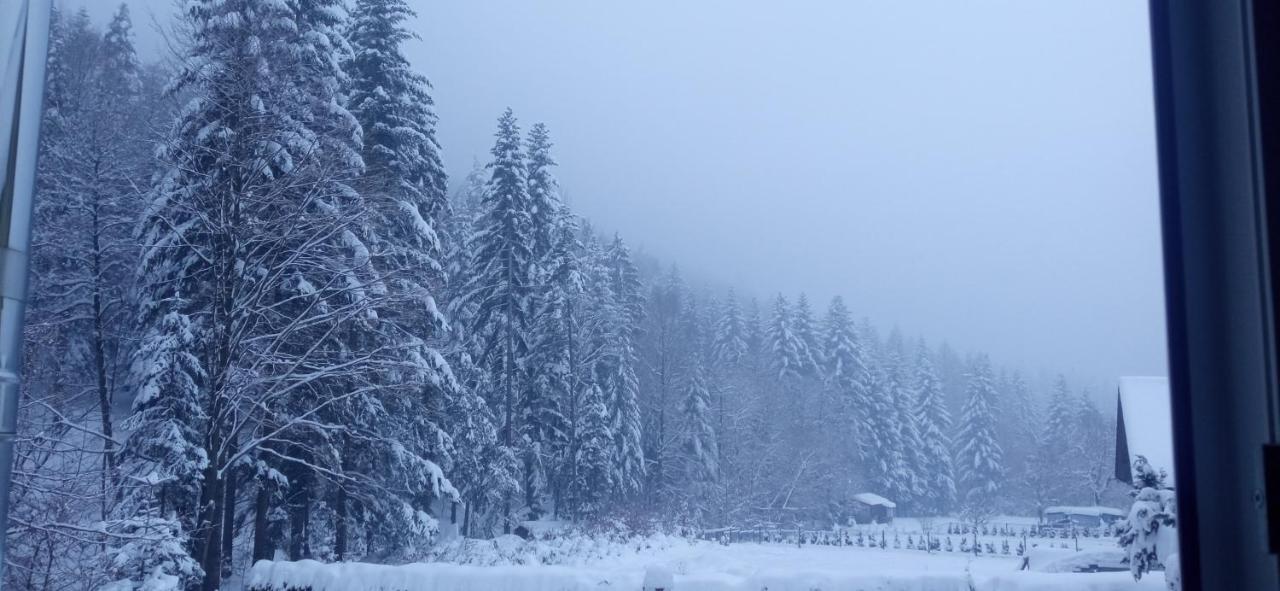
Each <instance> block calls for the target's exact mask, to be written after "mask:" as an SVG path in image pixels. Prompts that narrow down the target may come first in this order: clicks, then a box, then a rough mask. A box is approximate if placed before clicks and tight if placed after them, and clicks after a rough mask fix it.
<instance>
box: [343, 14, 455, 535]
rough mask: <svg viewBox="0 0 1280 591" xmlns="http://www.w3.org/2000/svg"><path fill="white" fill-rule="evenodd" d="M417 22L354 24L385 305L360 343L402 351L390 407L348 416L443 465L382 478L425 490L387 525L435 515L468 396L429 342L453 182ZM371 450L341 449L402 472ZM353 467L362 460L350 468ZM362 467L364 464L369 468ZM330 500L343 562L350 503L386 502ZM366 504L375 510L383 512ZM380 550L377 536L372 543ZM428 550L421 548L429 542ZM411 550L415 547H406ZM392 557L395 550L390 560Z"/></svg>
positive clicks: (386, 381)
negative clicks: (453, 416) (418, 52)
mask: <svg viewBox="0 0 1280 591" xmlns="http://www.w3.org/2000/svg"><path fill="white" fill-rule="evenodd" d="M413 16H414V13H413V11H412V10H411V9H410V8H409V7H408V5H407V4H405V3H404V2H403V1H402V0H358V1H357V2H356V3H355V6H354V9H353V11H352V15H351V22H350V24H349V25H348V27H347V28H348V38H349V41H350V45H351V57H350V59H349V60H347V61H346V62H345V66H346V72H347V73H348V75H349V79H348V84H347V87H348V88H349V91H348V94H349V104H350V105H351V112H352V115H353V116H354V117H355V118H356V120H357V121H358V122H359V123H360V126H361V129H362V130H363V144H362V146H361V148H362V150H361V155H362V157H363V160H364V162H365V165H366V166H365V169H364V174H363V175H362V176H361V177H360V179H359V181H358V183H357V186H358V187H359V189H360V192H361V195H362V197H363V203H364V205H365V206H366V207H367V211H368V215H367V217H366V219H365V223H364V225H363V228H362V229H361V231H360V236H361V237H362V241H363V242H364V243H365V244H366V245H367V247H368V249H369V253H368V259H369V260H368V265H369V266H370V268H371V271H372V272H373V273H372V275H373V276H372V277H371V278H370V282H371V283H373V289H375V290H377V291H378V292H379V293H380V295H381V296H382V297H381V305H380V306H379V307H378V311H377V315H376V319H375V320H370V321H368V322H365V323H364V324H363V329H364V330H363V331H359V332H353V333H352V334H350V335H349V337H348V338H349V339H352V340H353V342H350V343H349V346H350V347H351V348H352V349H355V350H358V349H360V348H362V347H374V346H381V347H386V348H387V349H388V350H391V351H395V352H396V353H397V354H398V355H399V357H400V363H399V364H397V365H395V366H391V367H389V368H387V371H385V372H384V373H383V375H382V376H381V377H380V378H378V381H379V382H380V383H381V384H382V385H383V387H382V388H381V389H380V392H379V395H380V397H381V398H382V400H381V401H377V402H375V401H374V400H361V399H359V398H357V399H354V400H352V401H351V402H352V403H353V404H347V405H342V406H344V407H345V408H343V410H344V411H345V412H346V413H347V414H348V416H349V420H350V421H352V422H357V423H361V422H364V423H369V422H374V421H375V419H376V420H377V421H379V422H381V421H390V422H392V423H396V424H398V425H400V427H399V428H398V429H391V428H389V427H387V426H386V425H384V426H383V431H384V432H387V433H394V435H395V437H396V439H395V441H396V442H397V443H399V444H402V445H404V446H405V447H406V449H407V450H408V451H409V453H410V454H411V456H414V457H417V458H421V459H424V460H426V461H428V462H430V463H431V464H435V466H430V465H427V464H423V465H422V466H421V469H402V470H395V469H393V467H392V466H383V467H381V468H380V471H381V472H384V473H396V474H401V475H407V474H418V475H420V478H421V480H420V481H406V482H404V483H403V484H404V485H405V486H400V487H396V489H397V490H399V489H407V490H413V491H415V492H414V494H413V497H415V498H412V499H409V500H408V504H407V505H405V506H404V507H402V508H394V507H391V508H389V509H390V510H388V511H372V512H368V514H369V515H372V516H374V517H375V518H378V521H380V522H381V521H387V519H386V518H383V517H382V516H384V515H385V516H400V515H415V514H419V513H422V512H423V511H425V510H427V509H428V508H429V507H430V505H431V503H432V501H433V500H434V499H435V498H437V497H438V496H440V495H441V494H442V493H443V492H444V491H443V490H441V488H442V486H443V487H444V488H448V486H447V483H437V482H436V480H437V479H436V477H435V473H436V472H437V471H438V469H439V465H441V464H444V465H447V464H448V463H450V461H451V457H450V455H451V453H452V449H453V446H452V443H451V441H450V437H449V434H448V433H447V432H446V429H445V428H444V418H443V413H444V409H445V408H447V407H449V406H451V405H452V402H451V401H450V400H448V398H449V397H451V396H465V395H466V394H465V393H464V392H463V391H462V390H461V387H460V386H459V385H458V384H457V383H456V382H455V381H454V380H453V374H452V372H451V371H450V370H449V367H448V364H447V362H446V361H445V360H444V359H443V357H442V355H441V354H440V352H439V351H437V350H436V349H435V348H434V347H433V346H432V344H431V343H433V342H436V341H439V334H440V333H441V332H442V331H443V329H444V328H445V320H444V316H443V314H442V313H441V312H440V311H439V310H438V307H437V304H436V298H435V294H436V293H437V292H438V290H439V289H440V288H441V287H442V286H443V282H444V269H443V266H442V263H441V258H442V256H443V252H442V247H441V244H440V237H439V233H438V232H437V227H439V226H440V220H441V219H447V217H448V213H449V212H448V203H447V201H446V196H445V186H446V177H445V173H444V170H443V166H442V165H441V162H440V154H439V153H440V148H439V145H438V144H437V142H436V139H435V125H436V115H435V112H434V107H433V105H434V103H433V101H432V98H431V94H430V84H429V83H428V81H427V80H426V78H425V77H424V76H422V75H421V74H419V73H417V72H415V71H413V70H412V68H411V67H410V65H409V62H408V60H407V59H406V58H405V57H404V54H403V49H402V46H403V44H404V43H406V42H407V41H409V40H410V39H412V38H413V35H412V33H410V32H409V31H408V29H407V27H406V25H405V21H406V20H407V19H409V18H412V17H413ZM383 408H386V409H393V413H392V415H391V416H387V417H379V416H378V413H380V412H381V410H382V409H383ZM370 411H371V412H373V413H374V415H373V416H366V417H357V416H355V414H356V413H368V412H370ZM368 443H370V442H366V441H363V440H353V439H347V440H346V441H344V442H343V444H342V445H340V446H338V450H339V451H338V453H339V455H340V456H342V457H341V458H340V459H339V460H338V462H339V464H341V465H351V464H352V463H353V462H354V463H355V465H364V466H381V462H382V461H384V460H385V459H391V460H393V461H398V460H397V459H396V457H395V454H386V453H384V452H380V451H377V450H376V449H366V448H368V447H369V446H368ZM372 443H373V444H374V446H375V447H385V446H386V445H388V444H391V443H392V441H391V440H390V439H387V440H384V441H374V442H372ZM347 456H352V457H351V458H348V457H347ZM361 458H362V459H361ZM335 488H336V491H335V498H334V499H333V500H332V501H330V502H331V503H332V504H333V505H334V510H335V513H336V514H335V531H336V533H335V538H336V540H337V543H336V545H337V549H336V550H335V551H336V553H337V555H338V556H345V555H346V553H347V546H348V543H347V542H348V539H349V538H350V537H351V533H352V532H349V531H348V521H351V517H350V516H349V514H350V512H349V504H350V503H351V501H352V500H351V499H349V498H348V497H350V496H351V495H352V494H353V493H354V494H355V495H358V496H367V497H372V496H376V495H377V494H378V493H377V492H376V491H359V490H353V486H352V485H351V484H346V485H343V486H338V487H335ZM374 501H375V502H369V501H365V502H364V505H366V506H376V505H377V504H378V503H377V502H376V501H377V499H374ZM431 526H432V524H431V522H427V521H422V522H419V523H390V522H387V523H385V524H367V525H366V528H368V527H373V528H375V529H374V531H378V530H381V532H382V537H383V538H386V539H388V541H389V542H390V543H391V544H392V545H393V546H394V545H396V542H395V541H394V538H396V537H397V536H398V532H404V531H413V530H415V529H424V528H427V529H429V528H430V527H431ZM362 537H363V538H365V539H374V536H373V535H372V532H370V531H366V532H365V535H364V536H362ZM420 541H421V540H417V541H416V542H417V543H420ZM405 545H414V543H411V542H406V544H405ZM392 551H394V550H392Z"/></svg>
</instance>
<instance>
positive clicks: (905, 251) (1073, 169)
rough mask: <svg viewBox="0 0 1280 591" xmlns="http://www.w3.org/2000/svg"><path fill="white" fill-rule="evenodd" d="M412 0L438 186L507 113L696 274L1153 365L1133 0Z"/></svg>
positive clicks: (929, 332) (565, 178)
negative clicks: (435, 125)
mask: <svg viewBox="0 0 1280 591" xmlns="http://www.w3.org/2000/svg"><path fill="white" fill-rule="evenodd" d="M134 3H135V4H139V2H137V1H136V0H135V2H134ZM92 4H95V5H96V4H97V2H96V1H95V2H93V3H92ZM112 4H114V3H112ZM140 4H144V5H145V4H150V5H152V6H155V7H157V10H162V11H164V10H168V7H169V5H170V3H169V0H150V2H149V3H148V2H142V3H140ZM413 4H414V5H415V6H416V7H417V9H418V11H419V13H420V14H419V17H420V18H419V19H418V21H417V22H416V23H415V24H414V27H415V29H416V30H417V31H418V33H419V34H420V35H421V37H422V40H421V41H420V42H416V43H414V44H413V45H412V46H411V47H410V48H409V53H410V57H411V59H412V60H413V61H414V62H415V63H416V64H417V65H418V66H419V67H420V68H421V69H422V71H423V72H424V73H426V74H427V75H428V76H429V77H430V78H431V80H432V82H433V83H434V85H435V98H436V101H437V109H438V112H439V115H440V127H439V134H440V140H441V143H442V144H443V145H444V149H445V158H446V163H447V165H448V167H449V170H450V173H451V174H452V176H453V179H454V180H455V181H457V180H460V179H461V178H462V177H463V176H464V175H465V174H466V172H467V170H468V169H469V168H470V166H471V162H472V159H473V158H477V157H478V158H481V159H484V158H485V157H486V156H487V151H488V148H489V145H490V142H491V139H492V137H491V136H492V131H493V127H494V122H495V120H496V118H497V116H498V114H499V113H500V112H501V111H502V109H503V108H505V107H507V106H511V107H512V108H514V109H515V111H516V113H517V115H518V116H519V117H520V118H521V120H522V123H523V124H524V126H525V128H526V129H527V127H528V125H529V124H531V123H533V122H535V121H542V122H545V123H547V124H548V125H549V126H550V128H551V130H552V133H553V134H554V137H555V140H556V143H557V155H558V158H559V160H560V162H561V167H560V171H559V176H560V178H561V184H562V185H563V188H564V191H565V193H566V194H567V196H568V198H569V200H570V201H571V202H572V204H573V206H574V207H575V208H576V210H577V211H579V212H581V213H582V214H584V215H585V216H586V217H588V218H589V219H591V220H592V221H593V222H594V223H595V224H596V225H598V226H599V227H601V228H603V229H606V230H617V231H618V232H620V233H621V234H622V235H623V236H624V237H625V238H626V239H628V240H629V241H630V242H631V243H632V244H633V245H638V246H640V247H642V248H643V249H644V250H645V251H647V252H649V253H651V254H653V255H656V256H658V257H660V258H661V259H663V260H664V261H674V262H677V263H678V264H679V265H680V266H681V268H682V269H683V270H684V271H685V272H686V274H687V275H690V276H692V277H694V278H695V279H697V278H704V279H706V280H709V281H712V282H715V283H717V284H732V285H736V286H739V287H740V289H742V290H746V291H748V292H752V293H756V294H760V295H767V294H770V293H774V292H777V291H779V290H781V291H786V292H788V293H789V294H794V293H795V292H798V291H800V290H804V291H806V292H808V294H809V296H810V298H811V299H813V300H815V303H816V304H818V307H819V308H821V307H825V302H826V300H827V299H828V298H829V297H831V296H832V295H834V294H837V293H840V294H844V296H845V297H846V299H847V300H848V302H849V304H850V306H851V307H852V308H853V309H854V310H855V312H856V313H857V314H858V315H860V316H861V315H866V316H869V317H870V318H872V320H873V321H874V322H875V323H876V324H877V325H878V326H880V327H882V328H883V329H886V330H887V329H888V328H890V327H892V326H894V325H897V326H899V327H901V328H902V329H903V330H904V331H906V332H907V333H908V334H923V335H925V336H926V337H927V338H929V339H930V340H932V341H935V342H936V341H940V340H943V339H945V340H948V341H950V342H952V343H953V345H955V346H957V347H958V348H961V349H979V350H984V351H987V352H990V353H991V354H992V355H993V356H994V357H995V360H996V361H997V362H1000V363H1006V364H1010V365H1013V366H1016V367H1022V368H1024V369H1026V370H1028V371H1031V372H1033V373H1034V372H1037V371H1043V370H1052V371H1058V370H1061V371H1065V372H1067V373H1068V374H1069V375H1074V376H1077V377H1078V378H1082V379H1086V380H1088V381H1089V382H1090V383H1091V384H1093V385H1094V386H1099V387H1104V388H1108V389H1109V388H1110V387H1112V386H1111V385H1113V384H1114V378H1115V377H1116V376H1119V375H1135V374H1164V373H1166V371H1167V370H1166V360H1165V350H1164V312H1163V301H1162V286H1161V264H1160V242H1159V241H1160V238H1159V227H1158V212H1157V187H1156V171H1155V138H1154V129H1153V127H1154V126H1153V114H1152V99H1151V78H1150V65H1149V60H1150V56H1149V47H1148V43H1149V42H1148V37H1147V20H1146V19H1147V14H1146V6H1147V3H1146V2H1145V1H1144V0H1089V1H1085V0H1071V1H1068V2H1061V1H1050V0H1032V1H1027V0H1007V1H980V2H977V1H975V2H952V1H946V0H934V1H910V2H906V1H890V0H877V1H851V0H830V1H825V2H819V1H816V0H813V1H793V2H776V1H758V2H757V1H750V2H748V1H730V0H718V1H712V0H698V1H687V0H686V1H676V0H657V1H649V2H626V3H624V2H600V1H598V0H576V1H541V2H531V1H528V0H502V1H496V0H495V1H490V0H438V1H432V2H425V1H424V2H414V3H413ZM94 10H95V11H100V12H101V13H103V14H102V16H101V17H100V18H105V13H106V12H107V11H108V9H107V8H106V7H103V6H101V5H97V6H94ZM138 20H139V21H142V20H144V19H143V17H139V18H138ZM140 28H142V25H141V24H140ZM142 34H143V35H148V33H146V32H145V31H144V32H142ZM145 41H146V40H145V39H144V42H145ZM144 45H145V43H144Z"/></svg>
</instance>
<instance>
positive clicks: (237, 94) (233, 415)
mask: <svg viewBox="0 0 1280 591" xmlns="http://www.w3.org/2000/svg"><path fill="white" fill-rule="evenodd" d="M187 6H188V10H187V13H186V14H187V18H188V20H189V26H190V34H191V46H190V47H189V49H188V50H187V55H186V58H185V60H184V62H183V64H182V69H181V71H180V73H179V74H178V76H177V78H176V80H175V82H174V86H173V88H174V91H175V92H178V93H182V94H183V95H184V96H189V97H190V102H189V103H188V105H187V107H186V108H185V109H184V110H183V112H182V114H181V116H180V117H179V119H178V121H177V122H176V123H175V124H174V127H173V130H172V132H171V134H170V136H169V137H168V139H167V140H166V142H165V144H164V146H163V148H162V150H161V151H160V159H161V161H162V163H163V164H164V166H165V167H166V171H165V173H164V174H163V175H162V176H161V178H160V181H159V182H158V184H157V185H156V187H155V188H154V189H153V191H152V195H151V202H150V204H149V205H148V206H147V208H146V209H145V211H144V212H143V214H142V223H141V233H140V241H141V243H142V244H143V247H144V251H143V259H142V274H143V275H142V276H143V280H144V285H145V289H146V298H145V299H144V300H143V302H142V305H141V307H140V308H141V309H140V311H139V320H140V325H141V326H142V327H144V329H145V330H144V333H143V336H142V340H141V345H140V347H139V349H138V352H139V356H138V359H137V366H138V367H140V368H146V367H149V366H151V365H153V364H154V363H155V361H154V359H153V357H154V355H155V353H156V352H157V351H164V350H165V348H164V347H161V346H157V343H164V342H179V343H184V342H188V341H189V342H191V343H193V345H192V346H191V348H189V349H184V350H181V351H178V352H176V353H170V354H177V355H181V356H184V357H186V358H190V359H193V360H194V363H193V367H190V368H186V367H184V368H182V370H183V372H184V374H185V375H184V376H182V379H180V380H177V379H175V380H173V382H175V383H176V382H181V383H189V384H193V385H194V386H193V388H192V389H191V391H186V392H184V391H176V392H166V393H164V394H162V395H160V396H158V398H163V397H164V396H192V397H194V399H193V400H188V401H186V403H187V404H188V405H190V406H193V407H196V408H199V409H201V412H200V413H199V414H198V415H185V416H181V417H178V420H180V421H182V422H183V423H184V425H183V426H184V428H186V429H190V430H192V431H194V432H196V433H198V434H199V442H200V450H201V452H202V453H203V455H204V458H205V461H206V464H205V466H204V469H203V471H202V472H201V473H200V474H199V475H198V476H197V477H195V478H193V479H192V480H191V481H188V482H178V483H175V487H176V488H178V489H180V490H190V489H193V488H194V489H197V490H199V494H198V497H197V498H195V499H191V498H188V499H183V500H182V502H183V503H185V504H187V506H198V507H199V509H198V511H197V512H196V515H195V517H194V520H193V521H192V524H193V526H192V527H188V528H184V529H186V530H187V531H190V532H191V535H192V536H193V542H192V548H193V550H194V554H195V556H196V557H197V559H198V560H199V561H200V563H201V567H202V568H203V570H204V574H205V577H204V580H203V584H202V588H204V589H206V590H208V591H213V590H214V589H217V588H218V587H219V586H220V581H221V576H222V572H223V569H224V568H226V567H227V566H228V559H229V558H230V557H229V556H228V555H227V552H226V551H227V550H228V549H229V548H230V547H231V546H232V542H233V540H234V537H235V533H236V532H235V524H236V523H237V522H236V521H233V520H230V519H228V518H229V517H231V516H233V515H235V514H236V504H237V501H238V500H239V499H240V498H241V496H242V494H241V491H240V489H239V487H238V486H237V485H238V484H239V483H240V482H241V481H242V479H243V478H244V477H245V476H246V474H252V475H255V476H254V477H255V480H257V482H258V484H259V486H264V485H265V483H266V482H268V481H275V482H280V483H282V484H283V485H284V490H283V492H284V493H285V494H286V495H287V499H286V502H287V505H288V507H287V510H288V512H289V513H290V518H291V519H290V524H289V534H288V535H289V538H290V539H289V544H288V549H289V551H290V553H291V554H292V555H293V556H296V557H301V556H305V555H308V554H309V553H310V552H312V551H313V550H314V548H313V545H312V544H311V542H312V541H313V540H312V539H311V535H310V533H311V528H310V512H311V509H312V507H313V505H315V503H317V502H318V501H317V499H316V497H315V493H316V492H320V491H322V490H323V489H320V491H317V489H316V487H315V484H314V483H316V482H317V481H319V480H321V479H322V478H330V477H332V475H333V472H332V471H320V470H317V467H318V466H320V465H321V464H323V463H327V462H333V459H334V454H333V448H334V447H335V446H336V445H337V444H338V440H339V439H340V438H342V437H346V436H348V435H350V434H355V435H357V436H359V435H361V434H370V433H371V430H372V429H375V428H377V429H379V430H380V431H379V432H380V433H385V432H387V429H386V427H387V426H386V425H382V424H379V425H376V426H375V425H373V424H372V423H360V422H350V421H349V420H350V418H351V415H350V414H349V413H347V412H345V409H343V408H342V406H343V405H344V404H346V403H348V402H351V403H353V404H354V403H356V402H357V401H358V399H360V398H365V399H366V400H372V398H371V397H372V396H375V395H376V394H375V393H376V392H377V391H378V390H379V389H380V388H381V387H382V386H383V385H384V384H382V383H380V380H379V379H378V377H379V376H380V375H381V373H380V371H378V370H377V368H382V367H386V366H387V365H388V364H398V363H399V359H398V357H397V356H396V355H393V353H394V352H391V351H387V350H385V349H384V348H381V347H371V348H363V347H358V346H355V345H354V342H353V341H352V340H349V337H350V336H351V335H353V334H362V333H363V332H364V331H365V330H367V327H368V323H367V322H366V321H367V320H368V319H370V318H372V317H374V316H376V313H375V312H374V311H375V310H377V309H378V303H379V300H380V298H381V297H383V296H384V295H385V294H384V292H382V291H381V290H379V289H378V288H377V283H376V278H377V277H378V273H377V271H376V270H375V269H373V268H371V264H372V263H371V260H370V256H369V252H370V251H369V248H368V245H367V244H366V243H365V242H364V241H363V240H362V237H361V236H360V229H361V228H363V227H365V226H364V221H365V219H366V216H367V215H368V214H369V212H368V211H367V210H366V209H365V208H364V204H363V202H362V201H361V200H360V198H359V196H358V195H357V194H356V193H355V192H354V190H353V189H352V188H351V184H350V183H352V182H354V181H355V180H357V178H358V177H359V175H360V174H361V172H362V160H361V157H360V154H359V151H358V147H359V144H358V130H359V125H358V123H357V122H356V120H355V118H354V117H352V116H351V114H350V113H349V112H348V111H347V110H346V109H345V108H344V107H343V106H342V102H341V100H340V99H341V95H340V91H341V89H342V88H343V85H344V73H343V71H342V69H341V68H340V66H339V63H340V60H341V58H342V56H343V54H344V48H345V47H346V45H345V42H344V41H343V38H342V36H341V35H340V32H339V28H340V27H341V25H342V22H341V20H340V14H341V12H340V11H339V10H338V8H339V3H338V1H337V0H307V1H301V0H300V1H298V2H291V3H280V2H273V1H267V0H194V1H193V2H190V3H189V4H188V5H187ZM170 317H172V318H175V320H174V321H164V319H166V318H170ZM175 327H187V329H188V330H190V331H191V332H192V333H194V337H193V338H191V339H189V340H188V339H181V338H176V336H175V335H174V333H173V331H174V330H175ZM141 373H143V374H144V375H145V370H143V372H141ZM364 408H366V409H367V408H368V405H365V407H364ZM391 410H392V409H388V411H391ZM138 427H139V429H140V430H143V431H145V430H146V427H147V425H139V426H138ZM398 428H399V426H398V425H397V429H398ZM391 431H393V432H394V431H395V429H392V430H391ZM385 451H386V452H388V453H390V454H392V455H393V456H394V457H395V460H396V461H398V462H400V463H399V464H391V466H396V467H409V468H411V469H409V470H404V471H402V472H399V473H397V474H396V477H403V478H416V477H422V476H425V477H426V478H427V479H436V476H437V475H438V469H436V468H434V464H432V463H431V462H430V461H429V460H428V459H426V458H422V457H415V456H414V452H413V451H412V450H411V449H408V448H406V447H404V446H403V445H401V446H400V447H395V446H391V447H387V448H385ZM139 455H140V456H141V454H139ZM142 457H145V456H142ZM332 466H333V464H329V467H330V468H332ZM158 469H159V470H161V471H164V470H165V469H166V467H165V466H163V465H161V466H158ZM280 476H283V477H284V478H287V479H288V480H287V481H282V480H280V478H279V477H280ZM345 477H346V478H352V477H355V476H352V475H346V476H345ZM441 480H442V479H436V483H435V484H436V485H437V486H440V485H443V484H444V483H443V482H441ZM278 500H279V498H278V497H276V496H274V495H273V496H271V497H270V498H268V501H269V503H268V504H267V506H266V507H263V506H261V505H259V506H258V507H257V509H258V510H259V512H270V511H272V510H273V506H272V505H274V503H275V502H276V501H278ZM262 523H263V521H262V520H259V519H255V525H261V524H262ZM255 533H257V532H256V531H255ZM255 541H261V542H263V543H271V544H272V545H275V544H277V543H279V542H280V540H278V539H277V540H273V539H271V537H270V536H255ZM259 555H261V554H259Z"/></svg>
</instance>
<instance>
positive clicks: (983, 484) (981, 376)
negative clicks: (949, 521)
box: [956, 355, 1004, 516]
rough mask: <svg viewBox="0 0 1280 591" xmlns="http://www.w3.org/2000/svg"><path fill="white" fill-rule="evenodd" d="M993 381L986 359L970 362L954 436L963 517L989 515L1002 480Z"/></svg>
mask: <svg viewBox="0 0 1280 591" xmlns="http://www.w3.org/2000/svg"><path fill="white" fill-rule="evenodd" d="M994 382H995V377H994V376H993V375H992V371H991V362H990V361H989V360H988V359H987V357H986V355H978V356H976V357H974V359H973V360H972V361H971V362H970V367H969V384H968V388H967V390H968V392H967V394H968V399H967V401H966V402H965V406H964V413H963V414H962V415H961V417H960V425H959V431H958V432H957V434H956V446H957V448H958V451H957V453H956V473H957V474H956V475H957V477H958V484H959V486H958V492H959V494H960V503H961V505H962V506H963V507H964V510H965V512H966V513H967V514H971V515H974V516H985V515H990V514H991V513H992V512H994V511H995V510H996V507H995V501H996V495H997V494H998V493H999V492H1000V488H1001V482H1002V481H1003V476H1004V461H1003V455H1004V454H1003V451H1002V450H1001V449H1000V445H999V443H997V442H996V433H995V423H994V415H993V413H992V410H991V405H992V404H993V403H994V401H995V398H996V392H995V383H994Z"/></svg>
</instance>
